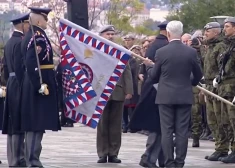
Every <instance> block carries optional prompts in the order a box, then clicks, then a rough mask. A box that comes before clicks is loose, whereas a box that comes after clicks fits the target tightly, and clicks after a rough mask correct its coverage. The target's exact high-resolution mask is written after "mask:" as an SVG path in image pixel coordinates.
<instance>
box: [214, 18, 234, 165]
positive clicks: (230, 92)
mask: <svg viewBox="0 0 235 168" xmlns="http://www.w3.org/2000/svg"><path fill="white" fill-rule="evenodd" d="M224 33H225V38H224V44H225V45H226V46H225V49H224V52H222V53H221V54H220V57H219V62H218V63H219V67H220V71H219V75H218V76H217V77H216V78H215V79H214V81H213V86H214V87H215V88H216V87H217V88H218V94H219V96H221V97H223V98H225V99H227V100H229V101H232V100H233V98H234V96H235V70H234V66H235V18H234V17H231V18H228V19H226V20H225V24H224ZM221 111H222V112H223V115H222V116H223V117H222V123H223V125H224V127H225V128H226V132H227V137H228V139H229V140H230V142H231V150H232V152H231V153H230V154H229V155H228V156H227V157H223V158H221V159H220V160H221V161H222V162H224V163H235V142H234V137H235V107H234V106H230V105H227V104H225V103H222V105H221Z"/></svg>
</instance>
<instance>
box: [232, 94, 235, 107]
mask: <svg viewBox="0 0 235 168" xmlns="http://www.w3.org/2000/svg"><path fill="white" fill-rule="evenodd" d="M232 103H233V105H235V96H234V98H233V101H232Z"/></svg>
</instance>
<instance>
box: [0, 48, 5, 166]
mask: <svg viewBox="0 0 235 168" xmlns="http://www.w3.org/2000/svg"><path fill="white" fill-rule="evenodd" d="M0 50H1V48H0ZM0 61H1V62H0V71H1V72H0V130H2V122H3V110H4V102H5V95H6V91H5V86H6V81H5V79H4V77H3V76H4V71H3V59H1V60H0ZM1 163H2V162H1V161H0V164H1Z"/></svg>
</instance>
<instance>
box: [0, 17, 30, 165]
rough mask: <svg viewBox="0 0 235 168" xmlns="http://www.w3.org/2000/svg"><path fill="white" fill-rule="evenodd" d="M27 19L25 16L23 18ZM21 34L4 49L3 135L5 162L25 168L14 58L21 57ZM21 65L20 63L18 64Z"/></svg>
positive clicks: (15, 36)
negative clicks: (5, 149) (4, 97)
mask: <svg viewBox="0 0 235 168" xmlns="http://www.w3.org/2000/svg"><path fill="white" fill-rule="evenodd" d="M25 17H26V18H27V15H26V16H25ZM22 38H23V32H20V31H17V30H15V31H14V32H13V34H12V37H11V38H10V39H9V40H8V42H7V44H6V45H5V47H4V78H5V80H6V81H7V93H6V99H5V108H4V119H3V130H2V132H3V134H7V160H8V165H9V166H10V167H11V166H13V167H25V166H26V162H25V159H24V132H22V131H21V129H20V124H21V120H20V98H21V93H20V83H19V82H18V80H17V78H16V74H15V71H18V69H15V66H14V65H15V61H16V60H15V58H16V57H21V52H20V48H19V46H20V43H21V41H22ZM18 64H21V62H18Z"/></svg>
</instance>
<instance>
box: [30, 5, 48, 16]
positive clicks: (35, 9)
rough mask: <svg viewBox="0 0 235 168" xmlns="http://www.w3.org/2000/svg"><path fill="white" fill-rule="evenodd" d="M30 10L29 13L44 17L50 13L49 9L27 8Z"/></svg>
mask: <svg viewBox="0 0 235 168" xmlns="http://www.w3.org/2000/svg"><path fill="white" fill-rule="evenodd" d="M28 8H29V9H30V10H31V13H36V14H40V15H43V16H46V17H47V15H48V14H49V13H50V12H51V9H50V8H35V7H28Z"/></svg>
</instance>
